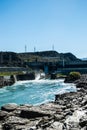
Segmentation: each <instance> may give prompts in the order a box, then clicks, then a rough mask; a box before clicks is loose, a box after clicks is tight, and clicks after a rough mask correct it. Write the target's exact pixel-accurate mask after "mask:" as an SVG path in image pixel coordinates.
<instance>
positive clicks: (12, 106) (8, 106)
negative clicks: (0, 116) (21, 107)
mask: <svg viewBox="0 0 87 130" xmlns="http://www.w3.org/2000/svg"><path fill="white" fill-rule="evenodd" d="M17 107H18V105H17V104H15V103H10V104H6V105H4V106H2V107H1V110H4V111H7V112H11V111H14V110H15V109H16V108H17Z"/></svg>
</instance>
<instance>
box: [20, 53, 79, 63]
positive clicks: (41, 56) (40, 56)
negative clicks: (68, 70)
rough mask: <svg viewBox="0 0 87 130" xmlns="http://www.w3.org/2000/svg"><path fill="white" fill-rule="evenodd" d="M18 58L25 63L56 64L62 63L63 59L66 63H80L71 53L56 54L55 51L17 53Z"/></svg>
mask: <svg viewBox="0 0 87 130" xmlns="http://www.w3.org/2000/svg"><path fill="white" fill-rule="evenodd" d="M18 56H19V57H20V58H21V59H22V60H25V61H30V62H31V61H35V60H37V61H41V62H56V61H62V60H63V59H64V60H65V61H67V62H70V61H81V60H80V59H78V58H77V57H76V56H74V55H73V54H72V53H58V52H56V51H42V52H32V53H30V52H27V53H19V54H18Z"/></svg>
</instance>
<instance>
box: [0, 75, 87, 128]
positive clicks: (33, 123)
mask: <svg viewBox="0 0 87 130" xmlns="http://www.w3.org/2000/svg"><path fill="white" fill-rule="evenodd" d="M84 77H85V78H86V76H84ZM83 79H84V78H82V80H79V81H78V82H77V84H78V87H80V83H82V82H81V81H83ZM0 130H87V89H86V85H85V89H84V87H81V89H79V90H78V91H77V92H71V93H64V94H61V95H56V96H55V101H54V102H49V103H46V104H42V105H40V106H31V105H28V104H26V105H17V104H7V105H4V106H2V107H1V110H0Z"/></svg>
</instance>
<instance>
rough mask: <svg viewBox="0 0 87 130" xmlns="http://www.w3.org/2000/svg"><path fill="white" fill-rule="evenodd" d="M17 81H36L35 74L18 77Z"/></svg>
mask: <svg viewBox="0 0 87 130" xmlns="http://www.w3.org/2000/svg"><path fill="white" fill-rule="evenodd" d="M16 78H17V81H23V80H34V79H35V73H29V74H21V75H16Z"/></svg>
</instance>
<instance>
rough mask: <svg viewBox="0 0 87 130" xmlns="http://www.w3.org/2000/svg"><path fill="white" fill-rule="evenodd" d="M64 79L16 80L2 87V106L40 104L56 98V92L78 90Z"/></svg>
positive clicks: (0, 97) (0, 95) (0, 99)
mask: <svg viewBox="0 0 87 130" xmlns="http://www.w3.org/2000/svg"><path fill="white" fill-rule="evenodd" d="M63 81H64V80H63V79H61V80H38V79H36V80H32V81H20V82H16V83H15V84H14V85H12V86H6V87H3V88H0V106H2V105H4V104H6V103H17V104H32V105H39V104H42V103H46V102H48V101H54V100H55V94H59V93H64V92H70V91H76V87H75V85H74V84H65V83H64V82H63Z"/></svg>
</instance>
